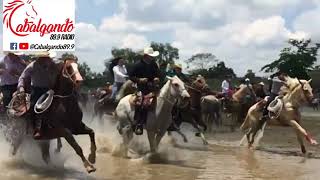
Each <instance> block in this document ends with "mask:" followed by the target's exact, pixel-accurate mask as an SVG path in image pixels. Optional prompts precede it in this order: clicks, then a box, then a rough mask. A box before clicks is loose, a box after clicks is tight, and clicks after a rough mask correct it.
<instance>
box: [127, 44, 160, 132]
mask: <svg viewBox="0 0 320 180" xmlns="http://www.w3.org/2000/svg"><path fill="white" fill-rule="evenodd" d="M158 55H159V51H154V50H153V48H152V47H146V48H145V49H144V51H143V58H142V59H141V60H140V61H139V62H138V63H136V64H135V65H134V66H133V68H132V71H130V72H129V79H130V80H131V81H133V82H134V83H137V87H138V91H139V92H138V96H141V98H139V99H140V100H141V101H140V102H142V103H136V104H137V105H136V107H135V115H134V120H135V123H136V127H135V133H136V134H137V135H141V134H143V125H144V123H145V122H146V120H147V115H148V109H149V108H148V107H146V105H145V104H144V102H147V101H148V98H147V97H145V96H146V95H148V97H151V96H155V93H156V92H157V91H158V90H159V86H158V84H159V83H160V82H159V81H160V69H159V67H158V65H157V63H156V62H155V59H154V58H155V57H157V56H158ZM149 100H150V99H149Z"/></svg>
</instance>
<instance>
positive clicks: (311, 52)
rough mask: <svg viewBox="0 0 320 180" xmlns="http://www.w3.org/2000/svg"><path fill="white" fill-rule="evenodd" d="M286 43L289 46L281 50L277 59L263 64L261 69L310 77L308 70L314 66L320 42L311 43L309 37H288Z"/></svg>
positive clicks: (299, 76) (293, 75) (298, 76)
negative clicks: (295, 38) (301, 38)
mask: <svg viewBox="0 0 320 180" xmlns="http://www.w3.org/2000/svg"><path fill="white" fill-rule="evenodd" d="M288 43H289V44H290V47H287V48H284V49H283V50H281V52H280V55H279V59H277V60H275V61H273V62H272V63H270V64H267V65H265V66H264V67H262V68H261V71H264V72H274V71H277V70H282V71H284V72H286V73H288V75H289V76H292V77H297V78H300V79H308V78H310V77H309V75H308V72H309V71H311V70H312V69H313V68H314V67H313V66H314V64H315V62H316V61H317V53H318V49H319V48H320V44H315V45H312V44H311V39H308V40H294V39H290V40H289V42H288Z"/></svg>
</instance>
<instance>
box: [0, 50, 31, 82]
mask: <svg viewBox="0 0 320 180" xmlns="http://www.w3.org/2000/svg"><path fill="white" fill-rule="evenodd" d="M0 66H2V67H0V68H1V69H3V73H2V74H1V75H0V85H1V86H4V85H14V84H17V83H18V79H19V76H20V74H21V72H22V71H23V69H24V68H25V67H26V65H25V64H24V63H23V62H22V61H21V59H20V58H17V59H11V58H10V57H9V56H5V57H4V58H3V59H2V60H1V61H0Z"/></svg>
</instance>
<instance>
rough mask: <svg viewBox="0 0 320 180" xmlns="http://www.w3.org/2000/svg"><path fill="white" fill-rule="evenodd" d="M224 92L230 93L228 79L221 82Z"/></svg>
mask: <svg viewBox="0 0 320 180" xmlns="http://www.w3.org/2000/svg"><path fill="white" fill-rule="evenodd" d="M221 89H222V93H228V92H229V89H230V84H229V82H228V81H227V80H224V81H223V82H222V84H221Z"/></svg>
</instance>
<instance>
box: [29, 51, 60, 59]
mask: <svg viewBox="0 0 320 180" xmlns="http://www.w3.org/2000/svg"><path fill="white" fill-rule="evenodd" d="M32 55H33V56H35V57H37V58H41V57H49V58H54V57H56V56H57V53H56V52H54V51H37V52H34V53H32Z"/></svg>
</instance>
